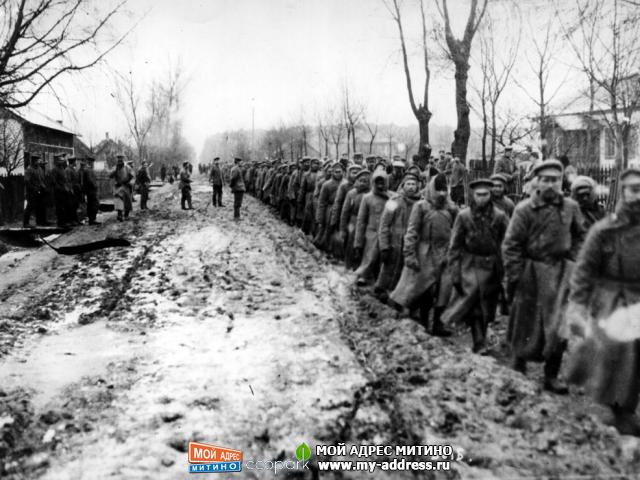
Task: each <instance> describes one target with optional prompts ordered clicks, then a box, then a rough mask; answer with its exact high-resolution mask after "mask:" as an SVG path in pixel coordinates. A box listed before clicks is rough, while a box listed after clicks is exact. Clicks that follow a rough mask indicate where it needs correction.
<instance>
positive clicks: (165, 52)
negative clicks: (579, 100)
mask: <svg viewBox="0 0 640 480" xmlns="http://www.w3.org/2000/svg"><path fill="white" fill-rule="evenodd" d="M131 2H132V3H131V5H130V8H131V10H132V15H130V16H128V17H127V18H125V19H124V21H121V22H120V23H119V24H118V25H116V28H117V29H120V30H121V31H124V30H125V29H126V28H127V26H128V25H131V24H132V23H133V22H134V21H135V18H142V20H141V21H140V24H139V25H138V26H137V28H136V29H135V31H134V33H133V34H132V35H131V36H130V37H129V38H128V39H127V41H126V43H125V44H124V45H122V46H120V47H119V48H118V49H117V50H115V51H114V52H112V53H111V54H110V56H109V57H108V58H107V62H108V64H109V66H108V67H106V66H105V67H101V68H99V69H96V70H93V71H92V72H90V73H89V72H83V73H82V74H80V75H77V76H75V77H73V78H72V79H69V78H67V79H65V80H63V81H61V82H60V83H59V84H58V86H57V88H58V93H59V95H60V96H61V97H62V99H63V101H64V102H65V103H66V104H67V105H68V107H69V110H70V111H71V112H72V117H73V118H69V117H68V115H67V114H65V113H64V112H61V111H60V108H59V107H56V106H55V104H53V102H51V101H50V98H47V97H46V96H45V97H43V98H42V99H40V100H39V104H40V105H38V106H37V108H39V109H41V110H43V113H47V114H49V115H50V116H52V117H54V118H60V116H62V117H63V118H65V121H66V122H68V123H70V126H72V127H74V128H75V129H76V130H77V131H78V133H80V134H81V135H82V138H83V140H84V141H85V142H86V143H88V144H96V143H97V142H98V141H100V140H101V139H102V138H103V137H104V134H105V132H110V134H111V136H112V137H113V136H124V135H126V133H127V131H126V124H125V122H124V118H123V117H122V114H121V112H120V111H119V109H118V107H117V104H116V102H115V99H114V97H113V90H114V87H113V84H114V82H113V80H112V74H111V73H110V71H109V69H112V68H116V69H119V70H120V71H124V72H126V71H127V70H128V69H131V70H132V71H133V74H134V78H135V80H136V82H137V83H138V85H139V86H140V88H142V89H144V88H146V86H148V84H149V83H150V81H151V80H152V79H153V78H154V77H157V76H160V75H162V73H163V72H165V71H166V70H167V66H168V64H169V63H170V62H171V61H174V62H175V61H177V59H180V60H181V63H182V65H183V67H184V70H185V74H186V76H187V77H188V78H189V83H188V85H187V88H186V90H185V94H184V102H183V104H182V119H183V125H184V133H185V136H186V138H187V140H188V141H189V142H190V143H191V144H192V145H193V146H194V148H195V149H196V152H197V153H198V154H199V152H200V150H201V148H202V144H203V141H204V139H205V138H206V137H207V136H208V135H210V134H213V133H216V132H220V131H224V130H227V129H237V128H247V129H250V128H251V109H252V99H255V103H254V104H255V126H256V128H269V127H271V126H277V125H279V124H280V123H281V122H282V123H285V124H287V123H298V122H299V120H300V118H301V116H304V118H305V120H306V122H307V123H309V124H314V123H316V112H318V111H323V110H325V109H326V106H327V105H329V104H333V105H337V104H338V102H339V95H340V93H339V92H340V87H341V85H342V84H343V83H344V82H345V81H347V82H348V83H349V85H350V86H351V90H352V92H353V94H354V95H355V97H356V98H357V99H359V100H360V101H362V102H364V103H366V104H367V111H368V117H370V119H371V120H372V121H378V122H380V123H391V122H393V123H396V124H399V125H411V124H414V123H415V119H414V117H413V114H412V113H411V110H410V107H409V102H408V98H407V92H406V87H405V78H404V72H403V70H402V65H401V57H400V54H399V41H398V36H397V29H396V25H395V23H394V22H393V21H392V19H391V17H390V15H389V13H388V11H387V10H386V9H385V7H384V6H383V4H382V2H381V0H208V1H202V0H181V1H176V0H131ZM427 3H432V2H431V1H430V0H427ZM449 3H450V4H451V5H450V13H451V16H452V18H453V19H454V21H456V22H458V23H459V24H456V25H455V28H456V29H457V33H458V34H459V33H460V32H461V31H462V28H463V22H464V21H465V20H466V17H467V12H468V8H469V7H468V5H469V2H468V0H450V2H449ZM534 3H539V1H537V2H534ZM530 4H531V2H530ZM415 5H416V4H415V2H414V1H413V0H406V2H405V8H404V15H405V19H404V20H405V23H406V25H405V32H406V35H407V37H409V41H410V49H411V52H410V53H411V54H412V55H411V56H412V61H413V62H414V63H415V65H414V68H413V71H412V74H413V76H414V89H415V90H416V96H417V97H420V96H421V91H422V88H421V85H422V78H423V77H422V75H421V64H420V61H421V57H420V52H419V50H418V46H419V44H418V42H419V41H420V24H419V17H418V16H417V12H418V10H417V9H416V8H415ZM144 12H147V14H146V15H144ZM431 14H432V15H434V20H436V19H437V18H436V15H437V12H435V10H434V11H433V12H431ZM503 15H504V14H503ZM540 21H545V19H541V20H540ZM472 73H473V72H472ZM452 77H453V75H452V72H442V71H441V72H435V73H434V78H433V80H432V86H431V110H432V111H433V119H432V122H433V123H436V124H439V125H444V124H449V125H455V119H456V115H455V103H454V89H453V78H452ZM520 78H521V80H522V81H523V82H526V79H525V78H524V77H523V74H520ZM510 95H511V98H510V99H509V101H510V102H512V103H513V102H515V103H516V104H522V108H526V109H529V110H531V109H533V105H532V104H528V105H526V97H523V96H522V95H521V94H518V93H516V91H515V89H512V92H511V93H510ZM472 122H473V119H472ZM474 124H475V126H478V125H479V124H480V123H479V122H478V121H477V120H476V121H475V122H474V123H472V126H473V125H474Z"/></svg>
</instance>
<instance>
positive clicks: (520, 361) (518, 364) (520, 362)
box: [512, 357, 527, 375]
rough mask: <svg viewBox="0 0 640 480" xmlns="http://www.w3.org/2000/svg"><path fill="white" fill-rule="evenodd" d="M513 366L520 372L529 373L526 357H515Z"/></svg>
mask: <svg viewBox="0 0 640 480" xmlns="http://www.w3.org/2000/svg"><path fill="white" fill-rule="evenodd" d="M512 366H513V369H514V370H515V371H516V372H520V373H521V374H522V375H526V374H527V361H526V360H525V359H524V358H520V357H514V358H513V364H512Z"/></svg>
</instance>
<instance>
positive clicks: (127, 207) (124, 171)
mask: <svg viewBox="0 0 640 480" xmlns="http://www.w3.org/2000/svg"><path fill="white" fill-rule="evenodd" d="M116 158H117V163H116V169H115V170H114V171H113V172H111V175H109V177H111V178H113V179H114V181H115V192H114V194H115V197H116V211H117V212H118V221H120V222H121V221H122V220H123V219H124V220H127V219H128V218H129V212H131V209H132V208H133V205H132V203H131V188H130V187H131V180H133V172H131V169H130V168H129V167H128V166H127V165H125V164H124V155H117V157H116ZM123 214H124V218H123Z"/></svg>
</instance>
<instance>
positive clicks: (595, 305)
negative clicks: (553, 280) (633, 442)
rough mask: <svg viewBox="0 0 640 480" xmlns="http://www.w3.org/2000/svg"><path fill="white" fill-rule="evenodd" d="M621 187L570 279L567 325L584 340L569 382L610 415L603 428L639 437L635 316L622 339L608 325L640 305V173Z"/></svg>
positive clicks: (639, 350)
mask: <svg viewBox="0 0 640 480" xmlns="http://www.w3.org/2000/svg"><path fill="white" fill-rule="evenodd" d="M620 186H621V188H620V199H619V201H618V204H617V206H616V211H615V213H614V214H611V215H609V216H607V217H605V218H604V219H602V220H599V221H598V222H596V223H595V224H594V225H593V227H592V228H591V230H590V231H589V234H588V235H587V238H586V240H585V242H584V244H583V245H582V248H581V249H580V253H579V255H578V258H577V261H576V266H575V268H574V270H573V274H572V275H571V294H570V296H569V308H568V309H567V310H568V313H567V316H568V320H569V322H568V325H573V327H572V328H571V330H572V331H573V333H574V335H577V336H578V337H579V338H582V339H583V340H582V342H581V343H580V344H579V345H578V348H576V349H575V350H574V352H575V355H577V358H575V359H574V358H570V364H573V366H574V367H576V368H573V369H571V370H573V371H572V373H573V375H572V380H576V381H577V382H579V383H583V384H585V385H586V386H587V388H588V390H589V392H590V393H591V395H592V396H593V398H594V399H595V400H596V401H597V402H598V403H600V404H602V405H605V406H607V407H609V409H610V410H611V414H612V416H611V418H610V419H608V420H607V423H610V424H612V425H613V426H615V427H616V428H617V429H618V431H619V432H620V433H621V434H623V435H635V436H640V420H639V419H638V417H637V416H636V413H635V412H636V408H637V406H638V395H639V394H640V362H638V359H639V358H640V341H638V338H637V331H638V330H637V328H635V329H634V328H633V326H635V325H637V322H638V317H637V315H636V316H631V315H632V314H631V313H628V314H627V316H629V317H630V318H629V319H628V320H627V321H628V322H629V321H630V322H629V325H631V326H632V328H627V329H626V332H624V333H623V334H622V335H621V333H620V332H619V333H618V334H617V335H616V334H615V328H616V324H615V322H613V321H612V319H613V317H612V314H614V313H615V312H616V311H618V312H619V309H624V308H627V307H630V306H632V305H636V306H637V305H639V304H640V242H638V238H640V169H627V170H626V171H624V172H623V173H622V174H621V175H620ZM569 312H571V313H569ZM619 313H621V312H619ZM621 317H623V315H619V316H618V317H617V318H619V319H620V318H621ZM608 318H611V319H610V320H608V321H607V320H606V319H608ZM572 319H573V321H572ZM618 328H620V326H618ZM633 331H635V334H634V333H632V332H633ZM581 353H582V356H580V354H581ZM572 355H573V354H572Z"/></svg>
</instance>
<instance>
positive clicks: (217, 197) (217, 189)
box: [209, 157, 224, 207]
mask: <svg viewBox="0 0 640 480" xmlns="http://www.w3.org/2000/svg"><path fill="white" fill-rule="evenodd" d="M209 183H210V184H211V186H212V187H213V200H212V203H213V206H214V207H224V205H222V186H223V185H224V179H223V178H222V170H220V157H216V158H214V159H213V166H212V167H211V172H210V173H209Z"/></svg>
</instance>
